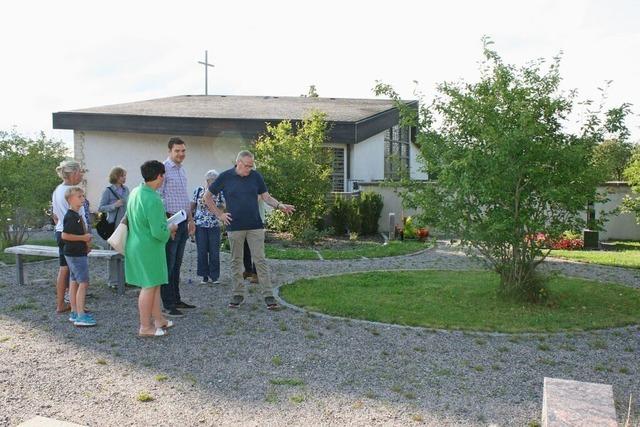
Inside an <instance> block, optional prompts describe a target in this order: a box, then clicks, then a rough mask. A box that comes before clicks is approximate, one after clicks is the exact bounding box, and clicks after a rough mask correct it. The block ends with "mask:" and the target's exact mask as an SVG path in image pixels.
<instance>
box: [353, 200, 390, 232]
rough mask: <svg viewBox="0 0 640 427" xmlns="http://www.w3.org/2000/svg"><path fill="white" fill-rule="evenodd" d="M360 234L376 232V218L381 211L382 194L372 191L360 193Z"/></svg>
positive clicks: (378, 217)
mask: <svg viewBox="0 0 640 427" xmlns="http://www.w3.org/2000/svg"><path fill="white" fill-rule="evenodd" d="M359 205H360V206H359V207H360V209H359V211H360V219H361V221H362V227H361V230H360V232H361V233H362V234H365V235H366V234H376V233H377V232H378V220H379V219H380V214H381V213H382V206H383V205H384V203H383V201H382V196H381V195H380V194H378V193H374V192H372V191H365V192H363V193H362V194H361V195H360V202H359Z"/></svg>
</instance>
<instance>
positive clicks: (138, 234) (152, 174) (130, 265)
mask: <svg viewBox="0 0 640 427" xmlns="http://www.w3.org/2000/svg"><path fill="white" fill-rule="evenodd" d="M140 172H141V173H142V178H144V184H141V185H140V186H139V187H136V188H134V189H133V191H132V192H131V194H130V195H129V199H128V201H127V223H128V228H129V234H128V236H127V244H126V247H125V253H126V254H127V255H126V256H125V257H124V270H125V276H126V278H127V283H129V284H131V285H134V286H139V287H140V288H142V289H141V290H140V297H139V298H138V310H139V311H140V331H139V335H140V336H141V337H161V336H164V335H166V334H167V331H166V329H167V328H170V327H171V326H173V322H172V321H170V320H169V321H167V320H166V319H165V317H164V316H163V315H162V310H161V308H160V286H162V285H164V284H166V283H167V282H168V273H167V262H166V256H165V245H166V243H167V241H168V240H169V238H170V237H173V236H174V235H175V231H176V228H177V227H176V225H175V224H173V225H171V226H170V227H167V217H166V216H165V211H164V206H163V204H162V199H161V198H160V196H159V195H158V193H156V190H157V189H158V187H160V186H161V185H162V183H163V181H164V164H162V163H160V162H159V161H157V160H149V161H147V162H145V163H144V164H143V165H142V166H140Z"/></svg>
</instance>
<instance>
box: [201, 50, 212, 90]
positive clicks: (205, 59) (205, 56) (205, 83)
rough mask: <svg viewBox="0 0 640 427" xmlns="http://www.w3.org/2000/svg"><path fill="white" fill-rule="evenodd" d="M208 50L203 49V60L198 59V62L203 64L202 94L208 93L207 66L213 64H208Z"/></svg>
mask: <svg viewBox="0 0 640 427" xmlns="http://www.w3.org/2000/svg"><path fill="white" fill-rule="evenodd" d="M208 53H209V51H207V50H205V51H204V62H202V61H198V64H202V65H204V94H205V95H209V72H208V71H209V67H213V64H209V61H208V59H207V55H208Z"/></svg>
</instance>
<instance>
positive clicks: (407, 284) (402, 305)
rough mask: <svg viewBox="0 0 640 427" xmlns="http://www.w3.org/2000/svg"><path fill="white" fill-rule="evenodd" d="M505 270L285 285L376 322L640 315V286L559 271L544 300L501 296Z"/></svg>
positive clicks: (508, 326)
mask: <svg viewBox="0 0 640 427" xmlns="http://www.w3.org/2000/svg"><path fill="white" fill-rule="evenodd" d="M498 282H499V278H498V276H497V275H496V274H495V273H492V272H485V271H480V272H478V271H466V272H451V271H433V270H429V271H394V272H367V273H358V274H346V275H341V276H330V277H323V278H319V279H304V280H301V281H298V282H296V283H293V284H290V285H286V286H283V287H282V288H280V292H281V295H282V297H283V298H284V299H286V300H287V301H289V302H291V303H292V304H295V305H298V306H300V307H304V308H305V309H307V310H310V311H319V312H323V313H327V314H330V315H335V316H342V317H351V318H356V319H365V320H371V321H376V322H384V323H395V324H401V325H411V326H422V327H426V328H442V329H456V330H476V331H499V332H557V331H570V330H576V331H579V330H589V329H601V328H612V327H620V326H625V325H630V324H637V323H640V291H639V290H637V289H632V288H628V287H624V286H620V285H613V284H607V285H603V284H601V283H597V282H593V281H589V280H584V279H574V278H564V277H555V278H551V279H550V280H549V283H548V288H549V292H550V300H549V302H548V304H546V305H533V304H521V303H515V302H511V301H505V300H503V299H501V298H499V297H498V295H497V288H498Z"/></svg>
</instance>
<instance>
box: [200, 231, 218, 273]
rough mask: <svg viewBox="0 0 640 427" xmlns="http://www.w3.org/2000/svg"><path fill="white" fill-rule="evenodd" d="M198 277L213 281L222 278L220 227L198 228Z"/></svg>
mask: <svg viewBox="0 0 640 427" xmlns="http://www.w3.org/2000/svg"><path fill="white" fill-rule="evenodd" d="M196 245H197V247H198V271H197V273H198V276H202V277H208V278H210V279H211V280H212V281H216V280H218V279H219V278H220V227H199V226H196Z"/></svg>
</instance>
